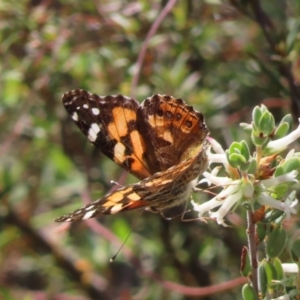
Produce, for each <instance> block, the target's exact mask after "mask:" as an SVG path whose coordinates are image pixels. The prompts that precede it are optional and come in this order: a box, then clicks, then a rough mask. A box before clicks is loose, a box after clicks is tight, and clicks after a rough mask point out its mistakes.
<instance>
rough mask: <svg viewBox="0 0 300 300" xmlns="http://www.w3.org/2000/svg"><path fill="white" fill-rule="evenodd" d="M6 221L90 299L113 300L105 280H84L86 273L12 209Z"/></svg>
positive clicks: (94, 276)
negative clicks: (55, 264)
mask: <svg viewBox="0 0 300 300" xmlns="http://www.w3.org/2000/svg"><path fill="white" fill-rule="evenodd" d="M5 219H6V221H7V223H9V224H11V225H13V226H16V227H18V228H19V230H21V231H22V233H23V234H24V235H25V236H27V237H28V238H29V240H30V241H31V244H32V248H33V249H37V248H38V249H39V250H43V251H44V252H46V253H50V254H51V255H52V256H53V257H54V259H55V261H56V263H57V265H59V266H60V267H61V268H62V270H64V271H65V272H66V273H67V274H68V276H69V277H70V278H72V280H73V281H75V282H77V283H78V284H79V285H80V286H81V289H82V291H84V292H86V294H87V295H88V296H89V297H90V299H107V300H110V299H112V298H111V296H109V293H108V292H106V291H105V290H106V281H105V280H104V279H103V278H100V277H99V276H98V275H96V274H93V276H92V277H93V281H90V282H88V281H86V280H84V279H85V278H86V276H84V272H82V271H80V270H79V269H77V268H76V267H75V265H74V264H73V262H72V261H71V260H70V259H69V258H68V257H67V256H66V255H65V254H64V253H63V252H61V251H60V249H59V248H58V247H56V246H55V245H53V244H52V243H51V242H50V241H48V240H47V239H45V237H44V236H42V235H41V234H40V233H39V232H38V231H37V230H35V229H34V228H33V227H32V226H31V225H30V224H29V223H27V222H26V221H24V220H22V218H21V217H20V216H19V215H18V214H17V213H16V212H14V211H13V210H12V209H9V212H8V214H7V215H6V216H5ZM96 277H97V278H96Z"/></svg>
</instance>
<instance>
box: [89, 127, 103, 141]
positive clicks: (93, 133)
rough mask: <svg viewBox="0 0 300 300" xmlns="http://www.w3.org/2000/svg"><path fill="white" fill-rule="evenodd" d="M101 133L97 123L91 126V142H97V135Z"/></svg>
mask: <svg viewBox="0 0 300 300" xmlns="http://www.w3.org/2000/svg"><path fill="white" fill-rule="evenodd" d="M99 132H100V127H99V125H98V124H97V123H93V124H92V125H91V128H90V129H89V132H88V139H89V140H90V141H91V142H95V141H96V139H97V135H98V133H99Z"/></svg>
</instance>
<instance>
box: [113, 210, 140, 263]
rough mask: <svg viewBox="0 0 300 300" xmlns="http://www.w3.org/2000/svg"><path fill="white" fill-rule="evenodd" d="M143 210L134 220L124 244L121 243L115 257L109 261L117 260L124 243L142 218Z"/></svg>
mask: <svg viewBox="0 0 300 300" xmlns="http://www.w3.org/2000/svg"><path fill="white" fill-rule="evenodd" d="M143 212H144V210H142V211H141V212H140V213H139V214H138V216H137V218H136V219H135V221H134V222H133V224H132V226H131V228H130V230H129V232H128V234H127V236H126V238H125V240H124V241H123V243H122V245H121V246H120V248H119V249H118V250H117V252H116V254H115V255H114V256H113V257H111V259H110V260H109V262H111V263H113V262H114V261H115V259H116V258H117V256H118V254H119V253H120V251H121V249H122V248H123V247H124V245H125V244H126V242H127V241H128V239H129V236H130V235H131V233H132V231H133V229H134V227H135V225H136V223H137V221H138V219H139V218H140V216H141V215H142V213H143Z"/></svg>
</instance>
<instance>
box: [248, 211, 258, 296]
mask: <svg viewBox="0 0 300 300" xmlns="http://www.w3.org/2000/svg"><path fill="white" fill-rule="evenodd" d="M247 222H248V224H247V237H248V249H249V255H250V262H251V282H252V286H253V289H254V290H255V291H256V293H257V294H258V281H257V280H258V277H257V243H256V237H255V223H254V218H253V213H252V211H251V210H247Z"/></svg>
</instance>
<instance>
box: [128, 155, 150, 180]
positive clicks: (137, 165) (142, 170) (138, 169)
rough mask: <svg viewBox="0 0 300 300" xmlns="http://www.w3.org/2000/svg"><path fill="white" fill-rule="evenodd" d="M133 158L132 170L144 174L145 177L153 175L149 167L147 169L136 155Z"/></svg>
mask: <svg viewBox="0 0 300 300" xmlns="http://www.w3.org/2000/svg"><path fill="white" fill-rule="evenodd" d="M131 158H132V159H133V162H132V164H131V166H130V170H132V171H134V172H135V173H138V174H139V175H140V176H143V177H144V178H147V177H149V176H151V174H150V172H149V171H148V169H145V166H144V165H143V164H141V162H140V161H138V160H136V159H135V158H134V157H131Z"/></svg>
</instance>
